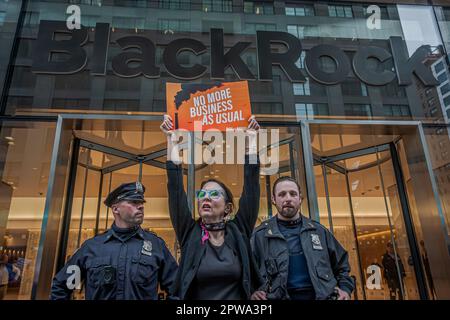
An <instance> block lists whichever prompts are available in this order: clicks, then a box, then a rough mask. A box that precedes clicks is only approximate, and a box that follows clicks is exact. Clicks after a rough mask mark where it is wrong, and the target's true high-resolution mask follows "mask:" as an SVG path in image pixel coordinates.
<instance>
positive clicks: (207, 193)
mask: <svg viewBox="0 0 450 320" xmlns="http://www.w3.org/2000/svg"><path fill="white" fill-rule="evenodd" d="M195 196H196V197H197V199H198V200H202V199H205V198H206V197H209V198H210V199H213V200H217V199H219V198H220V197H221V196H224V193H223V192H222V191H221V190H203V189H202V190H198V191H197V192H196V193H195Z"/></svg>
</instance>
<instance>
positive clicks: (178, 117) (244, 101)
mask: <svg viewBox="0 0 450 320" xmlns="http://www.w3.org/2000/svg"><path fill="white" fill-rule="evenodd" d="M166 98H167V113H168V114H169V115H170V116H171V117H172V119H173V121H174V125H175V129H187V130H189V131H194V122H196V121H199V122H200V123H201V125H202V127H201V130H203V131H204V130H208V129H218V130H220V131H225V130H226V129H227V128H237V127H247V125H248V118H249V117H250V116H251V106H250V97H249V94H248V84H247V81H237V82H223V83H217V84H213V85H208V84H193V83H167V84H166Z"/></svg>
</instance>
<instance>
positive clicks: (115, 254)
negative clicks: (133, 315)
mask: <svg viewBox="0 0 450 320" xmlns="http://www.w3.org/2000/svg"><path fill="white" fill-rule="evenodd" d="M74 266H76V267H74ZM77 268H79V272H80V276H81V280H84V285H85V298H86V299H88V300H93V299H110V300H156V299H157V298H158V283H159V284H160V286H161V289H163V290H165V291H166V292H167V294H168V295H169V298H170V297H171V296H172V293H171V291H170V288H171V287H172V284H173V282H174V279H175V274H176V270H177V263H176V261H175V259H174V258H173V256H172V254H171V253H170V251H169V250H168V248H167V247H166V244H165V242H164V240H162V239H161V238H159V237H158V236H156V235H155V234H154V233H152V232H149V231H144V230H143V229H142V228H140V227H139V228H137V230H136V232H135V233H134V234H132V235H131V236H130V237H128V238H125V239H124V240H121V238H120V237H119V236H118V235H117V233H116V232H115V231H114V230H113V229H112V228H111V229H109V230H108V231H106V232H105V233H103V234H101V235H97V236H96V237H94V238H92V239H89V240H86V241H85V242H84V243H83V245H82V246H81V247H80V248H79V249H78V250H77V251H76V252H75V253H74V255H73V256H72V257H71V258H70V259H69V261H68V262H67V264H66V265H65V266H64V267H63V268H62V269H61V270H60V271H59V272H58V273H57V274H56V276H55V277H54V279H53V284H52V290H51V299H69V298H70V296H71V293H72V290H71V289H70V288H69V287H68V286H67V280H68V278H69V277H71V276H72V277H73V275H74V273H75V271H74V270H75V269H77ZM69 280H70V281H69V282H70V283H74V282H73V281H72V280H71V279H69Z"/></svg>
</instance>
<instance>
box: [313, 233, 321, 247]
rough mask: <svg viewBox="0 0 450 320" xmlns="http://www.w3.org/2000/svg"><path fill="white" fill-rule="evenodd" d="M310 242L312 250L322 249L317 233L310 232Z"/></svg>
mask: <svg viewBox="0 0 450 320" xmlns="http://www.w3.org/2000/svg"><path fill="white" fill-rule="evenodd" d="M311 242H312V246H313V249H314V250H323V248H322V244H321V243H320V238H319V235H318V234H315V233H313V234H311Z"/></svg>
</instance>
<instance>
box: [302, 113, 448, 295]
mask: <svg viewBox="0 0 450 320" xmlns="http://www.w3.org/2000/svg"><path fill="white" fill-rule="evenodd" d="M311 124H313V125H320V124H324V125H330V124H331V125H336V126H339V125H351V126H402V127H406V126H409V127H415V128H416V129H417V131H418V136H419V138H420V142H421V144H422V147H423V151H424V154H425V162H426V166H427V169H428V174H429V177H430V180H431V186H432V191H433V194H434V197H435V201H436V204H437V209H438V211H439V215H440V216H441V217H443V216H444V214H443V211H442V207H441V202H440V198H439V195H438V191H437V184H436V181H435V177H434V174H433V171H432V166H431V160H430V158H429V153H428V150H427V142H426V140H425V135H424V133H423V128H422V124H421V122H419V121H368V120H363V121H353V120H305V121H302V122H301V133H302V142H303V156H304V157H305V161H304V162H305V174H306V183H307V186H308V202H309V208H310V216H311V217H312V218H313V219H315V220H317V221H319V220H320V219H319V210H318V198H317V190H316V184H315V176H314V171H313V166H314V163H315V162H316V161H317V159H314V155H313V152H312V147H311V135H310V127H309V126H310V125H311ZM395 142H396V141H392V142H390V143H389V144H388V145H389V148H388V149H387V150H389V151H390V154H391V159H392V164H393V167H394V173H395V178H396V183H397V189H398V193H399V198H400V203H401V210H402V216H403V221H404V224H405V229H406V234H407V239H408V244H409V247H410V248H409V249H410V253H411V256H412V260H413V265H414V272H415V276H416V282H417V288H418V291H419V296H420V298H421V299H428V298H429V295H428V290H427V285H426V277H425V273H424V270H423V266H422V263H421V261H420V256H421V255H420V250H419V247H418V242H417V236H416V234H415V230H414V225H413V223H412V217H411V212H410V209H409V202H408V199H407V194H406V187H405V183H404V180H403V174H402V169H401V166H400V162H399V157H398V154H397V151H396V148H395ZM383 145H386V143H384V144H383ZM380 146H381V145H380ZM378 147H379V146H374V147H372V148H371V147H368V148H364V149H362V150H357V151H355V152H354V154H355V156H358V155H363V153H361V152H363V151H368V150H370V149H373V148H378ZM350 153H352V152H350ZM333 158H334V157H333ZM345 158H348V155H346V157H345ZM334 161H336V159H334ZM345 176H346V179H347V188H348V176H347V173H345ZM324 178H326V176H324ZM380 178H381V177H380ZM349 196H350V194H349ZM350 206H351V211H352V220H353V221H352V224H354V217H353V207H352V203H351V202H350ZM311 208H312V212H311ZM356 241H357V239H356ZM358 260H359V262H360V259H359V250H358ZM360 269H361V267H360ZM361 273H362V270H361ZM361 285H362V286H363V287H364V286H365V283H362V284H361ZM363 292H365V289H363Z"/></svg>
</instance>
